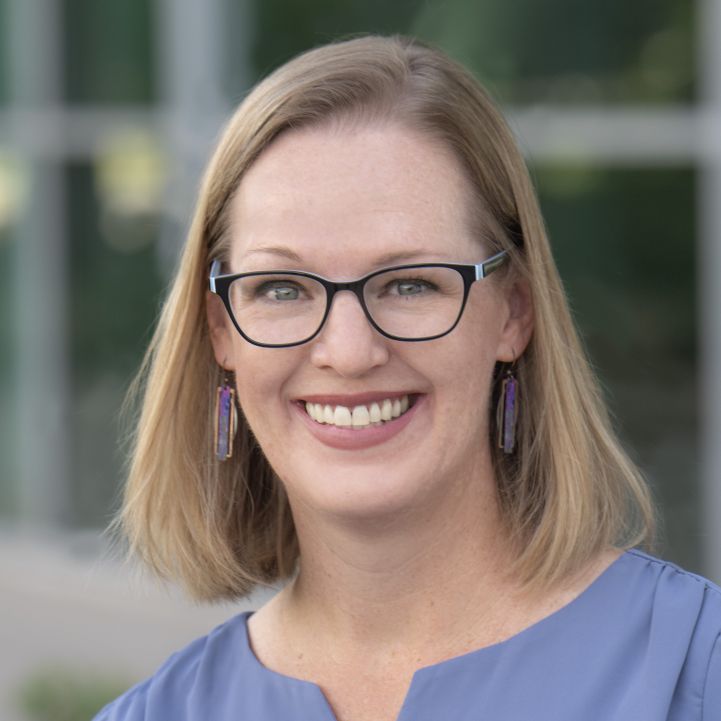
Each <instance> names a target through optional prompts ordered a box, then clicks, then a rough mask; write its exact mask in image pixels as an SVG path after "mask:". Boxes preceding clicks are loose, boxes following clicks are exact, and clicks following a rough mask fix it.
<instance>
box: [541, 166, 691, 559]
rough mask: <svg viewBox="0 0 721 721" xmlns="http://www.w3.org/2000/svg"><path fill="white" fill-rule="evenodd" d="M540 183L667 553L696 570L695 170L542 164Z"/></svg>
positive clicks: (561, 259) (589, 339) (584, 325)
mask: <svg viewBox="0 0 721 721" xmlns="http://www.w3.org/2000/svg"><path fill="white" fill-rule="evenodd" d="M535 176H536V179H537V185H538V187H539V188H540V192H541V199H542V204H543V208H544V212H545V215H546V219H547V222H548V226H549V230H550V234H551V239H552V245H553V247H554V251H555V254H556V257H557V260H558V264H559V266H560V271H561V275H562V277H563V279H564V282H565V285H566V288H567V291H568V294H569V296H570V299H571V305H572V308H573V311H574V313H575V316H576V320H577V322H578V324H579V325H580V326H581V329H582V332H583V337H584V339H585V342H586V345H587V347H588V349H589V351H590V354H591V357H592V360H593V362H594V364H595V366H596V370H597V371H598V372H599V373H600V375H601V378H602V381H603V385H604V389H605V391H606V395H607V398H608V400H609V402H610V405H611V408H612V410H613V412H614V413H615V416H616V425H617V427H618V429H619V431H620V433H621V435H622V437H623V439H624V440H625V441H626V443H627V445H628V446H629V448H630V450H631V453H632V456H633V457H634V458H635V459H636V460H637V461H638V462H639V463H640V464H641V467H642V468H643V469H644V470H645V471H646V472H647V474H648V476H649V477H650V480H651V482H652V484H653V486H654V489H655V491H656V494H657V497H658V500H659V501H660V502H661V505H662V510H663V515H664V520H665V524H666V528H665V530H666V549H665V550H666V553H667V555H668V556H669V557H671V558H673V559H675V560H676V561H677V562H679V563H681V564H682V565H685V566H686V567H689V568H692V569H697V570H701V566H700V559H699V548H698V537H699V531H698V529H699V523H700V519H699V517H698V508H697V502H698V484H699V479H698V449H697V442H698V441H697V437H698V422H699V419H698V407H697V369H696V360H697V358H696V305H695V298H696V293H695V287H694V284H695V264H696V255H695V233H696V229H695V219H694V187H695V173H694V171H693V170H691V169H688V168H683V169H659V170H632V169H629V170H620V169H616V170H604V169H601V168H596V169H593V168H583V167H568V166H566V167H553V166H542V167H538V168H536V170H535ZM662 550H663V549H662Z"/></svg>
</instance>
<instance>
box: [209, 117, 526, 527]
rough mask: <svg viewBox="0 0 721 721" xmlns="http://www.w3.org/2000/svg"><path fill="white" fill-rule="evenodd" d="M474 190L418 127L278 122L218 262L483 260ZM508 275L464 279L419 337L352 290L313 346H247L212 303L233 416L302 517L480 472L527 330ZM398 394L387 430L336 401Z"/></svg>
mask: <svg viewBox="0 0 721 721" xmlns="http://www.w3.org/2000/svg"><path fill="white" fill-rule="evenodd" d="M470 199H471V189H470V185H469V183H468V181H467V180H466V178H465V177H464V174H463V172H462V169H461V167H460V165H459V163H458V161H457V160H456V158H455V157H454V156H453V155H452V154H451V152H450V151H449V150H447V149H446V148H445V147H444V146H442V145H440V144H439V143H438V142H436V141H434V140H431V139H429V138H428V137H426V136H424V135H421V134H419V133H417V132H414V131H409V130H408V129H405V128H403V127H399V126H397V125H386V126H380V127H379V126H368V127H363V126H362V127H360V128H358V127H355V128H346V129H338V128H334V129H329V128H310V129H302V130H297V131H288V132H286V133H285V134H283V135H281V136H280V137H279V138H278V139H277V140H276V141H274V142H273V143H272V145H271V146H270V147H269V148H268V149H267V150H265V151H264V153H263V154H262V155H261V156H260V158H259V159H258V160H257V161H256V162H255V164H254V165H253V166H252V167H251V169H250V170H249V171H248V173H247V174H246V175H245V177H244V178H243V180H242V182H241V184H240V187H239V189H238V192H237V194H236V195H235V197H234V199H233V201H232V207H231V238H232V241H231V251H230V268H229V269H228V270H226V271H225V272H234V273H237V272H243V271H256V270H257V271H269V270H279V269H280V270H290V269H294V270H303V271H309V272H312V273H316V274H318V275H322V276H324V277H326V278H329V279H332V280H352V279H356V278H359V277H361V276H363V275H366V274H367V273H370V272H372V271H374V270H377V269H379V268H383V267H387V266H390V265H398V264H403V263H421V262H426V261H427V262H457V263H477V262H479V261H481V260H485V259H486V258H487V257H488V256H489V255H491V252H490V251H489V249H488V248H487V247H484V246H483V244H482V243H481V242H480V240H479V239H478V238H477V237H474V235H473V234H472V232H471V223H470V217H469V216H470V213H469V206H470ZM504 275H505V274H503V273H498V274H497V275H496V276H491V277H490V278H489V279H486V280H483V281H480V282H477V283H474V284H473V285H472V287H471V291H470V294H469V298H468V302H467V305H466V308H465V311H464V314H463V317H462V318H461V320H460V322H459V324H458V325H457V326H456V328H455V329H454V330H453V331H452V332H451V333H450V334H448V335H446V336H444V337H442V338H438V339H436V340H431V341H423V342H418V343H408V342H402V341H395V340H390V339H388V338H385V337H384V336H382V335H380V334H379V333H378V332H377V331H375V330H374V329H373V328H372V326H371V325H370V324H369V323H368V321H367V319H366V317H365V316H364V314H363V311H362V309H361V307H360V305H359V303H358V300H357V298H356V297H355V296H354V295H353V294H351V293H350V292H340V293H339V294H338V295H336V297H335V299H334V301H333V305H332V307H331V311H330V315H329V316H328V318H327V320H326V323H325V325H324V327H323V329H322V331H321V332H320V334H319V335H318V336H316V337H315V338H314V339H313V340H312V341H310V342H308V343H306V344H304V345H300V346H296V347H291V348H262V347H257V346H254V345H251V344H250V343H248V342H247V341H245V340H244V339H243V338H242V337H241V336H240V335H239V334H238V333H237V331H236V330H235V329H234V328H233V327H232V325H231V323H230V320H229V319H228V317H227V314H226V313H225V310H224V309H223V307H222V305H221V304H220V302H219V301H218V299H217V297H215V296H210V297H209V299H208V310H209V321H210V325H211V330H212V333H211V337H212V340H213V345H214V349H215V355H216V358H217V360H218V363H220V364H221V365H222V366H224V367H225V368H227V369H229V370H232V371H234V372H235V374H236V384H237V391H238V398H239V402H240V405H241V407H242V409H243V413H244V414H245V417H246V418H247V420H248V423H249V424H250V426H251V429H252V431H253V433H254V434H255V436H256V438H257V439H258V441H259V443H260V445H261V447H262V448H263V450H264V452H265V454H266V456H267V458H268V460H269V461H270V463H271V465H272V466H273V467H274V469H275V470H276V472H277V473H278V475H279V476H280V478H281V479H282V480H283V482H284V484H285V486H286V489H287V492H288V495H289V497H290V499H291V503H292V505H293V507H294V511H295V512H296V513H298V512H299V509H302V508H306V509H308V511H310V512H314V513H321V514H331V515H333V516H336V517H344V518H346V519H348V520H351V519H354V520H360V519H364V518H365V519H369V518H376V519H382V518H383V517H389V516H394V515H396V514H398V513H403V512H407V511H409V510H411V509H414V508H416V509H423V508H426V509H432V508H434V507H437V506H438V504H439V503H440V502H441V501H442V499H444V498H447V497H448V495H449V491H451V490H454V491H459V492H460V493H463V489H464V488H467V487H468V481H469V479H470V478H474V479H476V478H479V477H483V473H482V472H483V471H484V470H487V469H489V468H490V463H489V441H488V438H489V427H488V424H489V416H490V413H491V410H490V393H491V377H492V373H493V369H494V365H495V363H496V361H499V360H502V361H510V360H512V358H513V356H514V353H515V355H519V354H520V353H521V352H522V351H523V349H524V348H525V345H526V343H527V340H528V336H529V334H530V315H531V311H530V303H529V301H528V295H527V293H525V292H524V291H523V289H522V287H521V286H520V285H519V284H513V283H511V282H509V281H508V280H507V279H505V278H504ZM403 396H408V397H409V398H410V408H409V410H408V411H406V412H405V413H403V414H402V415H400V416H399V417H398V418H394V419H393V420H390V421H385V422H383V421H381V425H378V424H369V425H367V426H363V427H360V428H353V427H352V426H351V427H347V426H343V425H342V424H343V423H345V422H347V420H348V417H347V415H346V414H345V412H344V411H343V410H342V409H341V411H338V412H336V410H335V409H336V407H337V406H342V407H345V408H348V409H349V410H350V411H351V412H352V411H353V409H354V407H356V406H365V407H366V408H367V409H368V414H369V417H372V418H377V417H378V416H377V414H378V412H379V411H380V412H381V413H384V411H383V406H384V401H391V404H390V405H391V407H392V405H393V401H394V400H396V399H398V400H400V401H402V397H403ZM308 401H310V402H313V403H315V404H319V405H320V406H322V407H323V408H324V409H325V406H330V408H331V410H332V411H333V423H319V422H318V421H317V420H314V419H313V418H311V417H310V416H309V415H308V412H307V411H306V405H305V404H306V402H308ZM374 404H377V406H378V411H376V410H375V409H374V408H373V405H374ZM404 405H405V404H404ZM385 406H386V412H385V415H387V409H388V404H387V403H386V404H385ZM395 410H396V411H397V407H396V409H395ZM392 413H393V410H392V409H391V414H392ZM358 414H359V415H358V418H360V422H362V421H363V416H364V412H363V411H362V410H361V411H359V412H358ZM344 416H345V418H344ZM336 422H337V423H340V424H341V425H340V426H337V425H336ZM485 475H486V476H488V473H486V474H485Z"/></svg>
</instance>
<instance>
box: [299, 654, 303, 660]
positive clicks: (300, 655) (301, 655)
mask: <svg viewBox="0 0 721 721" xmlns="http://www.w3.org/2000/svg"><path fill="white" fill-rule="evenodd" d="M298 660H299V661H302V660H303V654H302V653H299V654H298Z"/></svg>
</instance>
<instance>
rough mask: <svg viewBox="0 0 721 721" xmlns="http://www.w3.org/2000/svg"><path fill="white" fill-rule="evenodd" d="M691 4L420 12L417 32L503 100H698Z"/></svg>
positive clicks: (661, 0) (529, 5) (432, 6)
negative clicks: (464, 65) (695, 97)
mask: <svg viewBox="0 0 721 721" xmlns="http://www.w3.org/2000/svg"><path fill="white" fill-rule="evenodd" d="M694 9H695V6H694V3H693V2H690V1H689V0H685V1H684V0H682V1H679V0H634V2H631V3H629V2H627V0H608V1H607V2H596V3H584V2H577V0H545V2H522V3H479V2H475V0H449V1H448V2H431V3H426V4H424V5H423V8H422V9H421V10H420V12H419V13H418V15H417V17H416V20H415V23H414V24H413V27H412V32H413V33H414V34H417V35H418V36H419V37H421V38H424V39H427V40H430V41H432V42H434V43H436V44H438V45H440V46H441V47H443V48H445V49H446V50H447V51H448V52H450V53H451V55H453V56H455V57H456V58H458V59H459V60H460V61H461V62H463V63H465V64H466V65H468V66H469V67H471V68H473V69H474V70H475V72H476V73H477V75H478V77H480V78H482V79H483V80H484V81H485V82H486V83H487V84H488V86H489V88H490V89H491V90H492V91H493V93H494V94H496V95H498V97H500V98H502V99H503V102H504V103H526V102H548V103H559V102H560V103H564V102H570V103H608V102H629V103H639V102H641V103H658V102H667V101H672V102H684V101H689V100H691V99H692V98H693V96H694V92H695V88H694V63H695V57H694V22H695V20H694Z"/></svg>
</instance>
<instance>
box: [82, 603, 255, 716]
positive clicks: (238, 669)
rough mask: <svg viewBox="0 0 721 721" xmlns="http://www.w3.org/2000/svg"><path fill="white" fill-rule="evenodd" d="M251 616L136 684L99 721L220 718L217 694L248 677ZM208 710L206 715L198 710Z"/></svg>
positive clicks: (212, 634)
mask: <svg viewBox="0 0 721 721" xmlns="http://www.w3.org/2000/svg"><path fill="white" fill-rule="evenodd" d="M246 617H247V614H240V615H238V616H235V617H233V618H231V619H230V620H229V621H226V622H225V623H224V624H222V625H220V626H218V627H217V628H215V629H213V631H211V632H210V633H209V634H208V635H207V636H203V637H202V638H199V639H196V640H195V641H193V642H192V643H190V644H188V645H187V646H186V647H185V648H183V649H182V650H180V651H178V652H177V653H174V654H173V655H172V656H170V658H168V660H167V661H165V663H164V664H163V665H162V666H161V667H160V668H159V669H158V670H157V671H156V672H155V673H154V674H153V676H151V677H150V678H149V679H147V680H145V681H143V682H141V683H139V684H137V685H136V686H133V687H132V688H131V689H129V690H128V691H126V692H125V693H124V694H123V695H122V696H120V697H119V698H117V699H116V700H115V701H113V702H111V703H110V704H108V705H107V706H106V707H105V708H103V709H102V710H101V711H100V712H99V713H98V715H97V716H96V717H95V719H94V721H145V720H146V719H156V718H157V719H160V718H168V719H173V721H186V719H195V718H216V717H217V716H216V715H214V713H213V709H214V707H215V706H216V705H217V704H222V703H223V699H222V698H218V697H217V696H216V695H215V692H216V690H218V689H223V688H226V689H227V688H230V687H231V686H233V685H234V684H231V683H230V679H229V678H228V676H229V674H230V673H231V672H232V673H239V674H240V675H241V676H242V672H243V664H244V663H245V662H246V661H247V659H245V658H244V653H243V652H244V649H245V648H247V644H246V643H245V642H244V639H245V633H246V632H245V621H246ZM196 708H203V709H204V713H202V715H198V714H196V712H195V711H194V709H196Z"/></svg>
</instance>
